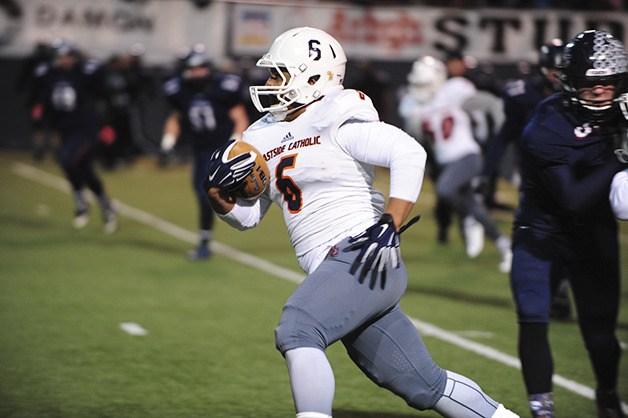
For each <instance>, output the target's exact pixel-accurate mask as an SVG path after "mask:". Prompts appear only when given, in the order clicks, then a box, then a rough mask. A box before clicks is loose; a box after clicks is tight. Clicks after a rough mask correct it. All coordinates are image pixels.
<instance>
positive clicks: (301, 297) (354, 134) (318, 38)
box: [207, 27, 516, 418]
mask: <svg viewBox="0 0 628 418" xmlns="http://www.w3.org/2000/svg"><path fill="white" fill-rule="evenodd" d="M345 64H346V57H345V54H344V52H343V49H342V47H341V45H340V44H339V43H338V42H337V41H336V40H335V39H334V38H333V37H331V36H330V35H329V34H327V33H325V32H323V31H321V30H318V29H314V28H307V27H303V28H295V29H291V30H289V31H287V32H285V33H283V34H282V35H280V36H279V37H278V38H277V39H276V40H275V42H274V43H273V44H272V46H271V47H270V51H269V52H268V53H267V54H265V55H264V56H263V57H262V58H261V59H260V60H259V61H258V63H257V65H258V66H259V67H262V68H266V69H268V70H269V71H270V77H269V78H268V80H267V82H266V84H265V85H263V86H252V87H251V97H252V99H253V102H254V103H255V104H256V107H257V108H258V110H259V111H260V112H268V113H267V114H266V115H265V116H264V117H262V118H261V119H260V120H258V121H257V122H255V123H254V124H253V125H252V126H251V127H250V128H249V129H247V130H246V132H245V133H244V136H243V140H244V141H247V142H250V143H251V144H253V145H254V146H255V147H256V148H257V149H258V150H259V152H260V153H262V155H264V156H265V160H266V161H267V164H268V166H269V169H270V177H271V178H270V179H269V182H268V188H267V189H266V191H265V192H264V193H263V194H262V195H261V196H260V197H259V198H257V199H254V200H246V199H243V198H240V197H237V195H236V194H235V192H234V190H235V189H236V188H237V187H238V185H239V184H240V182H241V181H242V179H243V178H245V177H246V176H247V175H248V173H249V172H251V171H252V170H253V166H254V164H255V163H254V161H253V159H252V158H251V155H250V153H245V154H242V155H239V156H236V157H233V158H229V152H230V150H231V149H232V148H233V145H234V143H235V142H233V141H230V143H228V145H227V146H225V147H223V148H222V149H219V150H218V151H216V153H214V155H213V156H212V158H211V160H210V163H209V165H210V169H209V171H210V173H211V175H210V177H209V178H208V182H207V187H208V196H209V197H210V200H211V201H212V205H213V206H214V208H215V209H216V211H217V213H219V214H220V217H221V218H222V219H223V220H224V221H226V222H227V223H228V224H230V225H232V226H233V227H235V228H238V229H248V228H252V227H255V226H256V225H257V224H258V223H259V222H260V221H261V220H262V218H263V217H264V215H265V214H266V213H267V211H268V209H269V208H270V206H271V204H272V203H273V202H274V203H276V204H277V205H278V206H279V207H280V208H281V210H282V211H283V214H284V219H285V221H286V225H287V228H288V233H289V235H290V239H291V241H292V244H293V246H294V249H295V252H296V255H297V258H298V260H299V264H300V266H301V267H302V268H303V270H304V271H306V272H307V274H308V276H307V277H306V279H305V281H304V282H303V283H302V284H301V285H300V286H299V287H298V289H297V290H296V291H295V292H294V293H293V294H292V296H291V297H290V298H289V300H288V301H287V303H286V304H285V306H284V308H283V313H282V316H281V319H280V321H279V325H278V327H277V328H276V330H275V336H276V345H277V348H278V349H279V351H280V352H281V353H282V355H283V356H284V358H285V360H286V363H287V366H288V373H289V376H290V384H291V388H292V394H293V400H294V404H295V409H296V412H297V417H298V418H329V417H331V413H332V403H333V398H334V392H335V380H334V375H333V372H332V369H331V366H330V364H329V362H328V360H327V357H326V355H325V350H326V348H327V347H328V346H329V345H331V344H333V343H334V342H336V341H339V340H340V341H342V343H343V344H344V345H345V347H346V349H347V352H348V353H349V356H350V357H351V359H352V360H353V361H354V362H355V363H356V364H357V365H358V367H360V369H361V370H362V371H363V372H364V373H365V374H366V375H367V376H368V377H369V378H370V379H372V380H373V381H374V382H375V383H377V384H378V385H380V386H382V387H384V388H386V389H389V390H391V391H392V392H394V393H395V394H397V395H398V396H400V397H402V398H403V399H404V400H405V401H406V402H407V403H408V405H410V406H411V407H413V408H415V409H418V410H425V409H432V410H435V411H437V412H438V413H440V414H441V415H443V416H446V417H457V418H466V417H476V418H477V417H515V416H516V415H515V414H513V413H512V412H510V411H508V410H507V409H505V408H504V407H503V406H502V405H500V404H499V403H497V402H495V401H494V400H493V399H491V398H490V397H489V396H488V395H486V394H485V393H483V391H482V390H481V389H480V387H479V386H478V385H477V384H476V383H475V382H473V381H471V380H470V379H468V378H466V377H464V376H461V375H459V374H456V373H454V372H451V371H448V370H445V369H442V368H440V367H439V366H438V365H436V363H435V362H434V360H433V359H432V357H431V356H430V354H429V352H428V350H427V348H426V347H425V344H424V343H423V341H422V339H421V336H420V335H419V333H418V331H417V330H416V328H415V327H414V326H413V324H412V323H411V322H410V320H409V319H408V317H407V316H406V315H405V314H404V313H403V312H402V310H401V308H400V306H399V301H400V299H401V297H402V296H403V294H404V293H405V289H406V286H407V272H406V270H405V267H404V264H403V260H402V259H401V256H400V253H399V235H400V234H401V232H403V230H404V229H405V227H402V224H403V223H404V222H405V220H406V218H407V217H408V215H409V214H410V212H411V210H412V208H413V206H414V202H415V201H416V199H417V198H418V195H419V192H420V188H421V184H422V181H423V172H424V169H425V160H426V153H425V151H424V149H423V148H422V147H421V146H420V145H419V144H418V143H417V142H416V141H415V140H414V139H413V138H412V137H410V136H409V135H407V134H406V133H405V132H403V131H401V130H400V129H397V128H396V127H394V126H392V125H388V124H386V123H384V122H381V121H379V117H378V114H377V111H376V110H375V108H374V107H373V104H372V102H371V100H370V99H369V97H368V96H366V95H365V94H364V93H362V92H360V91H357V90H351V89H347V90H344V89H343V84H342V83H343V80H344V77H345ZM375 166H383V167H389V168H390V175H391V180H390V195H389V199H388V202H387V204H386V199H385V198H384V196H383V195H382V194H381V193H380V192H379V191H377V190H375V189H374V188H373V182H374V175H375ZM247 170H248V171H247ZM415 220H416V218H415V219H413V220H411V221H410V222H409V224H411V223H412V222H414V221H415ZM406 227H407V225H406Z"/></svg>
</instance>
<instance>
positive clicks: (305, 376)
mask: <svg viewBox="0 0 628 418" xmlns="http://www.w3.org/2000/svg"><path fill="white" fill-rule="evenodd" d="M285 357H286V365H287V366H288V374H289V375H290V387H291V388H292V398H293V400H294V406H295V408H296V410H297V417H299V418H310V417H311V418H323V417H325V418H326V417H329V416H331V406H332V403H333V401H334V390H335V387H336V383H335V380H334V372H333V371H332V370H331V365H330V364H329V360H327V356H326V355H325V352H323V351H322V350H320V349H318V348H312V347H299V348H295V349H293V350H288V351H286V354H285ZM302 413H303V414H312V413H317V415H301V414H302ZM319 414H322V415H319Z"/></svg>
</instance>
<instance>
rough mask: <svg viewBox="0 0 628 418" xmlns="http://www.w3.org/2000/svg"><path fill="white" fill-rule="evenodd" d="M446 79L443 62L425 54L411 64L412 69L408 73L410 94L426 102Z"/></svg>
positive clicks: (421, 101)
mask: <svg viewBox="0 0 628 418" xmlns="http://www.w3.org/2000/svg"><path fill="white" fill-rule="evenodd" d="M446 80H447V67H446V66H445V64H444V63H443V62H442V61H440V60H438V59H436V58H434V57H432V56H430V55H426V56H424V57H422V58H420V59H418V60H416V61H415V62H414V63H413V64H412V70H411V71H410V73H409V74H408V83H410V94H412V96H413V97H415V98H416V100H417V101H419V102H420V103H426V102H428V101H430V100H431V99H432V98H433V97H434V96H435V95H436V93H437V92H438V90H440V88H441V87H442V85H443V84H444V83H445V81H446Z"/></svg>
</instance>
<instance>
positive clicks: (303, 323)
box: [275, 241, 406, 417]
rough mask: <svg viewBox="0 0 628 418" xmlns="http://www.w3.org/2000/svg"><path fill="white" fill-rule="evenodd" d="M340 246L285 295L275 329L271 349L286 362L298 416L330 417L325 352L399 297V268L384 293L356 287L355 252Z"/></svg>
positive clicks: (365, 286)
mask: <svg viewBox="0 0 628 418" xmlns="http://www.w3.org/2000/svg"><path fill="white" fill-rule="evenodd" d="M346 244H347V242H346V241H344V242H343V243H341V244H339V245H338V247H337V248H339V251H335V252H334V255H330V256H329V257H327V259H326V260H325V261H324V262H323V263H322V264H321V265H320V266H319V267H318V269H316V271H314V272H313V273H312V274H310V275H308V277H307V278H306V279H305V280H304V281H303V283H301V285H300V286H299V287H298V288H297V290H296V291H295V292H294V293H293V294H292V295H291V296H290V298H289V299H288V301H287V302H286V304H285V306H284V308H283V313H282V316H281V319H280V321H279V325H278V326H277V328H276V330H275V339H276V344H277V349H278V350H279V351H280V352H281V353H282V354H283V355H284V357H285V359H286V363H287V365H288V372H289V376H290V385H291V388H292V394H293V399H294V403H295V408H296V411H297V413H299V414H304V413H318V414H324V415H323V416H325V415H326V416H329V415H331V408H332V401H333V396H334V376H333V372H332V369H331V366H330V365H329V362H328V360H327V357H326V356H325V353H324V351H325V349H326V348H327V347H328V346H329V345H331V344H332V343H334V342H335V341H338V340H339V339H341V338H342V337H344V336H346V335H347V334H349V333H350V332H352V331H353V330H355V329H357V328H359V327H360V326H361V325H362V324H364V323H366V322H368V321H371V320H373V319H374V318H376V317H378V316H380V315H381V314H382V312H386V311H389V310H390V309H392V308H393V307H394V306H395V305H396V304H397V303H398V301H399V300H400V298H401V296H402V295H403V293H404V292H405V288H406V280H405V279H406V273H405V266H403V264H402V265H401V266H400V267H399V268H398V269H395V272H399V273H398V274H399V277H397V275H396V274H395V273H392V272H391V273H389V274H390V276H389V277H388V279H387V281H386V287H385V289H381V287H380V286H379V285H377V286H375V288H374V289H370V288H369V286H368V284H367V283H364V284H360V283H359V282H358V280H357V278H356V277H355V276H353V275H351V274H350V273H349V269H350V267H351V264H352V262H353V260H354V259H355V257H356V256H357V254H358V252H357V251H352V252H345V251H343V250H342V249H343V248H344V247H345V246H346ZM298 416H299V417H301V416H302V415H298ZM303 416H307V415H303Z"/></svg>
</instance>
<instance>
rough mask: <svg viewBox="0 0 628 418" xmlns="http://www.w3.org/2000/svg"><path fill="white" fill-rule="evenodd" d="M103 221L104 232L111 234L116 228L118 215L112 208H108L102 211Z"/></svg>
mask: <svg viewBox="0 0 628 418" xmlns="http://www.w3.org/2000/svg"><path fill="white" fill-rule="evenodd" d="M103 223H104V226H103V228H104V230H105V233H106V234H113V233H114V232H116V231H117V230H118V226H119V224H118V215H117V214H116V212H115V211H114V210H113V209H111V208H109V209H106V210H105V211H104V213H103Z"/></svg>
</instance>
